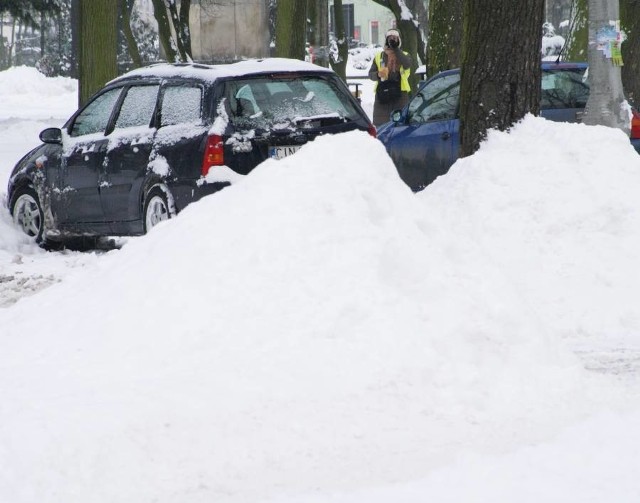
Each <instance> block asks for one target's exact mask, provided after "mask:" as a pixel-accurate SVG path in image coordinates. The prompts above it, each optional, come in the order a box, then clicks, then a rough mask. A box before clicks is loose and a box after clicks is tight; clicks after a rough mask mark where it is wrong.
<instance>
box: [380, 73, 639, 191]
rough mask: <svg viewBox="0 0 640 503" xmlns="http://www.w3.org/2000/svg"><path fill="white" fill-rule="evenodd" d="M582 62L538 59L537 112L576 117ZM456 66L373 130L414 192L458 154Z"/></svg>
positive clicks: (634, 135)
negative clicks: (540, 80) (540, 61)
mask: <svg viewBox="0 0 640 503" xmlns="http://www.w3.org/2000/svg"><path fill="white" fill-rule="evenodd" d="M586 70H587V65H586V64H585V63H543V65H542V96H541V100H542V101H541V103H540V109H541V116H542V117H545V118H547V119H549V120H553V121H560V122H578V121H579V120H580V118H581V115H582V113H583V111H584V107H585V105H586V104H587V99H588V98H589V85H588V82H587V78H586ZM459 98H460V71H459V70H448V71H445V72H442V73H439V74H437V75H435V76H433V77H432V78H430V79H429V80H427V81H426V82H424V83H422V84H421V85H420V88H419V90H418V92H417V93H416V95H415V96H414V97H413V98H412V99H411V101H410V102H409V103H408V104H407V106H406V107H405V108H404V109H402V110H397V111H395V112H394V113H393V114H392V116H391V119H392V120H391V122H387V123H386V124H383V125H382V126H380V128H379V129H378V138H379V139H380V140H381V141H382V143H383V144H384V145H385V147H386V149H387V152H388V153H389V155H390V156H391V158H392V159H393V162H394V163H395V165H396V168H397V169H398V173H399V174H400V178H402V180H404V182H405V183H406V184H407V185H409V187H411V188H412V189H413V190H414V191H418V190H422V189H423V188H424V187H426V186H427V185H429V184H430V183H431V182H433V181H434V180H435V179H436V178H437V177H438V176H440V175H443V174H445V173H446V172H447V171H448V170H449V168H450V167H451V165H452V164H453V163H454V162H455V161H456V159H457V158H458V150H459V146H460V136H459V127H460V121H459V118H458V113H459ZM631 142H632V144H633V146H634V147H635V149H636V150H637V151H638V152H639V153H640V114H638V113H637V112H634V119H633V121H632V130H631Z"/></svg>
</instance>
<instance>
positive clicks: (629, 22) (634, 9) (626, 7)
mask: <svg viewBox="0 0 640 503" xmlns="http://www.w3.org/2000/svg"><path fill="white" fill-rule="evenodd" d="M620 20H621V21H622V28H623V29H624V31H625V32H626V34H627V41H626V42H624V43H623V44H622V61H624V66H623V67H622V86H623V87H624V92H625V96H626V97H627V99H628V100H629V102H630V103H632V104H633V105H634V106H635V107H636V108H639V107H640V0H620Z"/></svg>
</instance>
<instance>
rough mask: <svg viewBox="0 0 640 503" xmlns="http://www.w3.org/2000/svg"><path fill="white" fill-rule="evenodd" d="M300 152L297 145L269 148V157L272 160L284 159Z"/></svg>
mask: <svg viewBox="0 0 640 503" xmlns="http://www.w3.org/2000/svg"><path fill="white" fill-rule="evenodd" d="M298 150H300V146H299V145H282V146H279V147H269V157H271V158H272V159H284V158H285V157H287V156H290V155H291V154H295V153H296V152H297V151H298Z"/></svg>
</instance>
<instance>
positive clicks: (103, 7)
mask: <svg viewBox="0 0 640 503" xmlns="http://www.w3.org/2000/svg"><path fill="white" fill-rule="evenodd" d="M78 4H79V8H80V12H79V15H80V48H79V49H80V51H79V52H80V58H79V66H80V68H79V102H80V104H81V105H82V104H84V103H86V102H87V100H88V99H89V98H90V97H91V96H92V95H93V94H94V93H95V92H96V91H98V90H99V89H100V88H101V87H102V86H104V85H105V83H106V82H108V81H109V80H112V79H114V78H116V77H117V76H118V66H117V61H116V54H117V44H118V30H117V26H118V9H116V8H115V7H116V6H115V5H114V4H113V0H80V2H78Z"/></svg>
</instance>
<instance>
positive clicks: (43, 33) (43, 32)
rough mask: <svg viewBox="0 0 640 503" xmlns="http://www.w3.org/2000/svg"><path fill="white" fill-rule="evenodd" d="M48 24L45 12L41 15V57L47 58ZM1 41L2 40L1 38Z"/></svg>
mask: <svg viewBox="0 0 640 503" xmlns="http://www.w3.org/2000/svg"><path fill="white" fill-rule="evenodd" d="M45 25H46V23H45V17H44V11H42V12H41V13H40V57H41V58H44V57H45V55H46V54H45V46H46V26H45ZM0 40H2V39H1V38H0Z"/></svg>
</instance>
